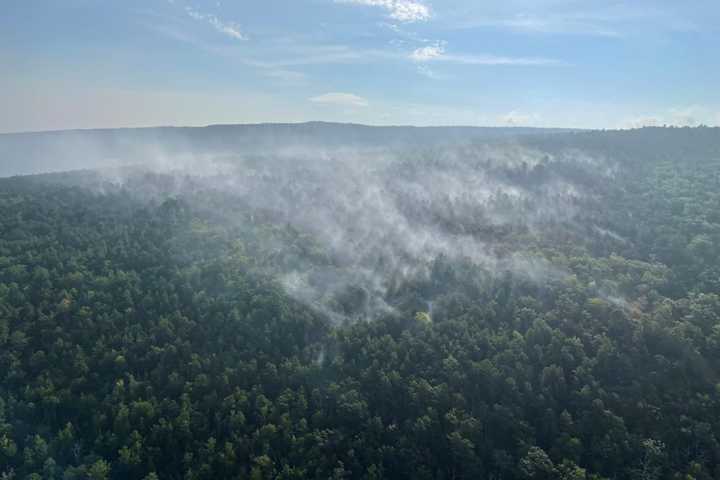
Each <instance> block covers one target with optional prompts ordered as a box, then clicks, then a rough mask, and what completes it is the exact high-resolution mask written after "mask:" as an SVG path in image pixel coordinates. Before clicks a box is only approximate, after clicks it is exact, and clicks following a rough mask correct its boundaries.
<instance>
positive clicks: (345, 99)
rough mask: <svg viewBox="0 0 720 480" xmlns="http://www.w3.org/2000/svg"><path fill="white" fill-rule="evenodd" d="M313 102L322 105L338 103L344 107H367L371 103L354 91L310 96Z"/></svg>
mask: <svg viewBox="0 0 720 480" xmlns="http://www.w3.org/2000/svg"><path fill="white" fill-rule="evenodd" d="M308 100H310V101H311V102H313V103H318V104H321V105H337V106H343V107H367V106H368V105H369V104H370V103H369V102H368V101H367V99H365V98H363V97H360V96H358V95H355V94H352V93H343V92H330V93H325V94H323V95H318V96H316V97H310V98H309V99H308Z"/></svg>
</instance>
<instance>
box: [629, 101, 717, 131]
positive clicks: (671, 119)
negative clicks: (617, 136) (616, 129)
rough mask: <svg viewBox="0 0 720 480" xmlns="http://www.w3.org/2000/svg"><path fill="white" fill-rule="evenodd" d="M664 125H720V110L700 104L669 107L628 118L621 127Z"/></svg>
mask: <svg viewBox="0 0 720 480" xmlns="http://www.w3.org/2000/svg"><path fill="white" fill-rule="evenodd" d="M663 125H671V126H675V127H697V126H699V125H710V126H720V112H718V111H714V110H712V109H710V108H707V107H702V106H698V105H690V106H686V107H676V108H669V109H667V110H665V111H661V112H656V113H654V114H651V115H644V116H638V117H634V118H628V119H626V120H625V121H623V122H622V123H621V124H620V127H621V128H641V127H660V126H663Z"/></svg>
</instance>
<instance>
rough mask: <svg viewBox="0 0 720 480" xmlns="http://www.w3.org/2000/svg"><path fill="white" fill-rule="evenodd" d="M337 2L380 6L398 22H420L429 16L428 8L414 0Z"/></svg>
mask: <svg viewBox="0 0 720 480" xmlns="http://www.w3.org/2000/svg"><path fill="white" fill-rule="evenodd" d="M335 1H336V2H337V3H353V4H357V5H367V6H370V7H380V8H383V9H385V10H386V11H387V12H388V15H389V16H390V18H393V19H395V20H397V21H399V22H408V23H410V22H422V21H425V20H429V19H430V17H431V13H430V8H429V7H428V6H427V5H425V4H423V3H421V2H418V1H416V0H335Z"/></svg>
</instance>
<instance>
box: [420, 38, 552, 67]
mask: <svg viewBox="0 0 720 480" xmlns="http://www.w3.org/2000/svg"><path fill="white" fill-rule="evenodd" d="M410 59H411V60H414V61H416V62H420V63H426V62H447V63H457V64H462V65H507V66H551V65H563V62H561V61H559V60H556V59H552V58H542V57H504V56H497V55H462V54H461V55H457V54H446V52H445V48H444V47H443V45H442V44H441V43H437V44H435V45H430V46H426V47H421V48H418V49H415V50H414V51H413V52H412V53H410Z"/></svg>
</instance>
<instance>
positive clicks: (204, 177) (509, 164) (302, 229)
mask: <svg viewBox="0 0 720 480" xmlns="http://www.w3.org/2000/svg"><path fill="white" fill-rule="evenodd" d="M156 159H157V160H156V161H155V162H153V163H152V164H148V165H145V166H144V171H146V172H147V171H152V172H155V173H157V174H163V175H168V180H167V181H166V182H165V183H164V184H163V188H162V190H160V191H156V192H154V195H155V196H157V197H163V196H168V195H170V196H183V195H187V194H188V193H190V194H195V193H198V192H203V191H215V192H220V193H222V194H223V195H224V198H226V199H227V200H226V201H227V202H230V203H235V204H237V205H242V206H243V208H246V209H248V210H249V211H251V212H255V213H254V214H253V217H252V218H255V215H256V216H257V217H258V218H260V217H262V218H269V219H272V221H273V222H274V223H275V224H277V225H289V226H291V227H292V228H293V229H294V230H296V231H297V232H299V233H300V234H301V235H304V236H305V237H304V238H306V241H307V242H308V244H312V245H313V246H314V247H315V248H317V249H318V250H319V251H320V252H321V253H322V254H321V255H314V256H313V255H308V254H306V253H303V252H298V253H297V254H296V255H293V256H292V259H291V260H286V261H284V262H276V263H274V264H269V265H266V267H267V269H268V271H270V272H271V273H272V274H273V275H274V276H275V277H276V278H277V280H278V281H279V282H280V284H281V285H282V286H283V287H284V288H285V290H286V291H287V292H288V293H289V294H290V295H291V296H292V297H294V298H296V299H297V300H299V301H301V302H304V303H306V304H307V305H310V306H312V307H313V308H315V309H317V310H318V311H321V312H323V313H324V314H326V315H327V316H328V317H329V318H331V319H333V320H335V321H338V322H341V321H345V320H348V319H357V318H372V317H375V316H378V315H382V314H385V313H390V312H393V311H394V309H395V305H394V302H393V299H392V294H391V292H393V291H395V290H397V285H398V284H402V283H404V282H408V281H420V282H423V281H425V282H427V281H429V279H430V276H431V271H432V267H433V263H434V262H435V261H436V260H437V259H438V258H444V259H446V260H448V261H450V262H464V263H468V264H470V265H475V266H478V267H481V268H482V269H483V271H484V272H487V273H488V274H493V273H497V274H499V273H502V272H510V273H512V274H513V275H516V276H519V277H521V278H524V279H526V280H527V281H530V282H535V283H538V284H542V283H544V282H548V281H562V280H563V279H564V278H566V277H567V276H568V275H569V273H568V272H567V271H565V270H564V269H563V268H560V267H557V266H554V265H553V264H552V263H551V262H550V261H549V260H547V259H546V258H544V257H542V256H539V255H537V254H535V253H534V252H531V251H530V250H529V248H528V245H522V244H519V243H517V240H515V239H514V238H515V236H516V235H515V234H518V233H519V234H521V236H523V238H524V239H526V240H527V239H535V240H537V239H538V238H541V237H542V236H543V234H544V232H545V231H546V230H548V229H557V228H558V226H559V225H560V226H564V227H565V228H571V227H572V225H573V221H574V218H575V217H576V215H577V213H578V211H579V210H580V209H581V207H582V202H583V201H584V200H586V199H587V198H589V197H591V196H592V195H593V192H591V191H589V190H588V189H587V188H585V186H584V184H583V182H582V181H581V180H582V178H583V177H582V176H580V177H578V176H577V175H576V173H577V172H576V171H574V170H573V172H572V175H575V177H573V176H572V175H564V174H562V168H555V167H556V166H558V165H560V166H562V165H565V164H568V165H572V166H573V168H574V169H578V168H580V169H581V171H583V172H585V174H586V175H588V176H592V178H593V179H594V181H597V179H598V178H610V175H612V169H609V168H608V164H607V162H605V161H602V160H597V159H594V158H590V157H587V156H575V157H571V156H569V154H562V155H550V154H547V153H545V152H540V151H537V150H532V149H528V148H525V147H522V146H519V145H516V144H502V145H498V144H495V145H493V144H478V145H466V146H458V147H455V148H442V149H440V148H438V149H413V148H406V149H404V150H403V149H387V148H364V149H361V148H335V149H319V148H316V147H302V146H294V147H282V148H277V149H276V150H275V151H273V152H268V153H266V154H262V155H261V154H238V153H233V152H225V153H221V154H220V153H215V154H212V155H211V154H203V155H189V154H188V155H172V156H167V155H163V154H158V155H157V157H156ZM551 167H553V168H551ZM578 178H580V181H578ZM106 180H107V181H108V182H110V183H113V184H115V185H121V184H124V182H126V181H127V179H126V178H125V179H123V178H122V175H120V174H119V172H118V171H117V170H116V171H115V172H114V174H113V175H109V176H106ZM156 183H157V182H156ZM143 191H144V194H145V195H148V194H150V191H149V190H148V187H147V186H144V187H143ZM193 198H197V195H196V196H195V197H193ZM232 212H234V210H232ZM216 213H217V212H216ZM221 215H224V221H225V222H228V223H229V224H233V223H234V224H236V225H240V224H241V223H242V221H244V219H243V220H242V221H241V219H238V218H234V217H233V215H234V213H231V210H228V212H226V213H222V212H221ZM266 248H267V249H269V250H272V252H270V253H269V254H268V256H278V255H280V252H285V253H287V252H291V251H292V250H293V249H297V248H302V247H298V245H291V244H288V243H287V242H286V241H284V240H283V239H276V240H272V241H271V240H269V239H268V243H267V245H266ZM428 295H429V297H428V298H427V299H426V301H430V302H431V301H432V293H429V294H428Z"/></svg>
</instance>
